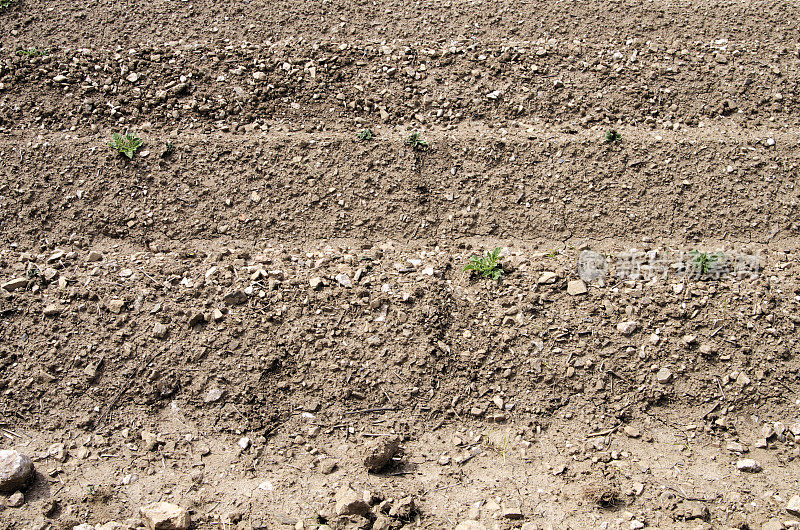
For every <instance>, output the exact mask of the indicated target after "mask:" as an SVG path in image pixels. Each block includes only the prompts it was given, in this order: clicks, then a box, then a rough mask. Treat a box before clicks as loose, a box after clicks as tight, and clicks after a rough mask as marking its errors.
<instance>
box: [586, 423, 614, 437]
mask: <svg viewBox="0 0 800 530" xmlns="http://www.w3.org/2000/svg"><path fill="white" fill-rule="evenodd" d="M617 429H619V425H617V426H616V427H612V428H610V429H605V430H602V431H597V432H591V433H589V434H587V435H586V437H587V438H595V437H597V436H605V435H607V434H612V433H615V432H616V431H617Z"/></svg>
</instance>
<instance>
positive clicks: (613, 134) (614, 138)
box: [606, 129, 622, 144]
mask: <svg viewBox="0 0 800 530" xmlns="http://www.w3.org/2000/svg"><path fill="white" fill-rule="evenodd" d="M621 141H622V135H621V134H620V133H618V132H617V131H616V130H615V129H609V130H608V131H607V132H606V143H607V144H614V143H617V142H621Z"/></svg>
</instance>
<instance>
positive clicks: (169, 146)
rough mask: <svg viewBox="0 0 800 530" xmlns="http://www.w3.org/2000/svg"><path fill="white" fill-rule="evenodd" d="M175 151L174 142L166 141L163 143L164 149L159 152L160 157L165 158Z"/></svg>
mask: <svg viewBox="0 0 800 530" xmlns="http://www.w3.org/2000/svg"><path fill="white" fill-rule="evenodd" d="M174 153H175V144H173V143H172V142H167V143H166V144H165V145H164V151H162V152H161V158H167V157H170V156H172V155H173V154H174Z"/></svg>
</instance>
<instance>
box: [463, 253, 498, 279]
mask: <svg viewBox="0 0 800 530" xmlns="http://www.w3.org/2000/svg"><path fill="white" fill-rule="evenodd" d="M501 250H502V249H501V248H500V247H497V248H496V249H494V250H493V251H491V252H488V251H487V252H486V256H484V257H482V258H481V257H478V256H472V257H471V258H470V259H469V264H468V265H467V266H466V267H464V271H465V272H466V271H470V272H474V273H476V274H479V275H480V276H481V277H483V278H491V279H492V280H499V279H500V276H502V275H503V266H502V265H500V251H501Z"/></svg>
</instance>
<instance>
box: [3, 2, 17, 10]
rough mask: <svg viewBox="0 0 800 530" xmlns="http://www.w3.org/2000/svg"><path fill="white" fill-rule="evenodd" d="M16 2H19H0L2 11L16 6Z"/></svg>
mask: <svg viewBox="0 0 800 530" xmlns="http://www.w3.org/2000/svg"><path fill="white" fill-rule="evenodd" d="M16 1H17V0H0V9H8V8H9V7H11V6H12V5H14V3H16Z"/></svg>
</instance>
